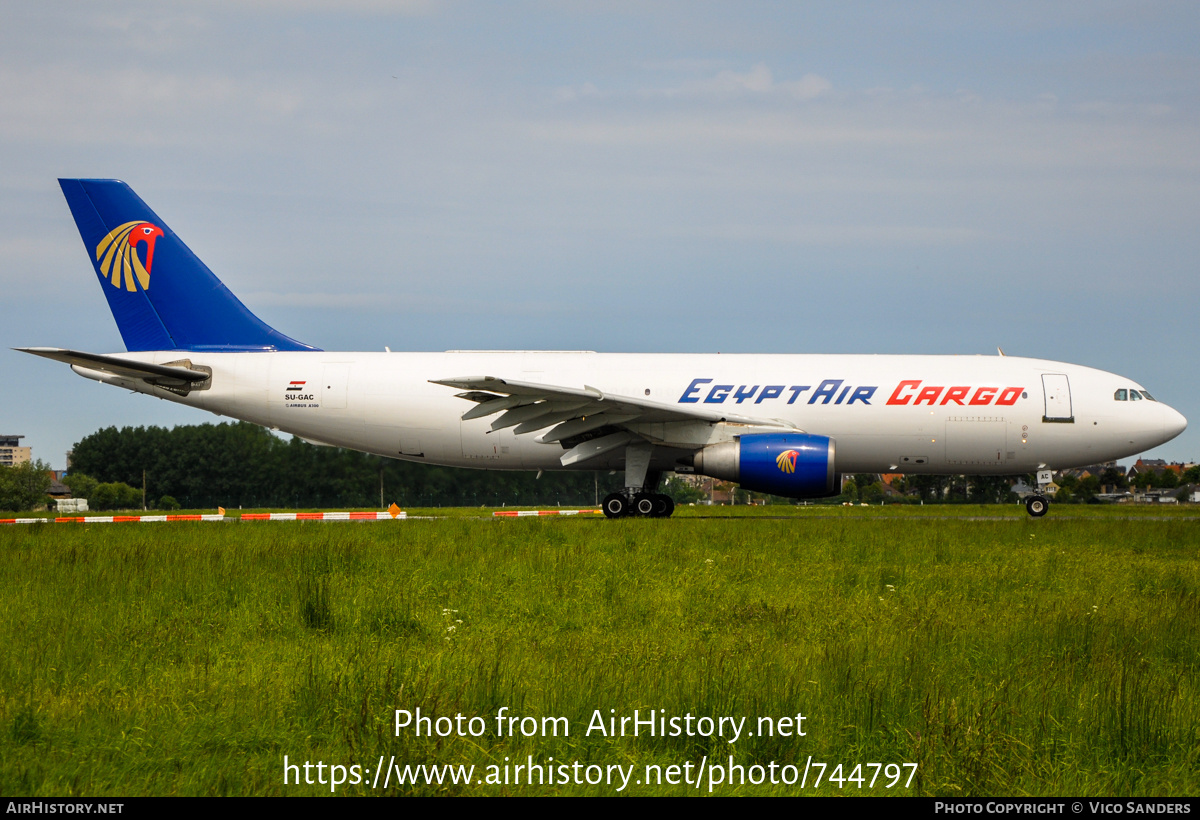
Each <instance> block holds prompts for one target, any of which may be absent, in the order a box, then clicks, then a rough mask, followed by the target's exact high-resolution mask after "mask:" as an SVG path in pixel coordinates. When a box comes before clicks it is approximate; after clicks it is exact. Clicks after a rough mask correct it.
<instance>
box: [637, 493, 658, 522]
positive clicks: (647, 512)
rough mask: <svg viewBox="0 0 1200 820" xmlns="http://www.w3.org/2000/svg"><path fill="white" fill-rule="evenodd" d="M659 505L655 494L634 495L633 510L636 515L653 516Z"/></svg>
mask: <svg viewBox="0 0 1200 820" xmlns="http://www.w3.org/2000/svg"><path fill="white" fill-rule="evenodd" d="M657 507H658V505H657V504H656V503H655V496H653V495H651V494H650V493H638V494H637V495H635V496H634V497H633V512H634V514H635V515H643V516H651V515H653V514H654V510H655V509H656V508H657Z"/></svg>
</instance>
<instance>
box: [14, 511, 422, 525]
mask: <svg viewBox="0 0 1200 820" xmlns="http://www.w3.org/2000/svg"><path fill="white" fill-rule="evenodd" d="M407 517H408V513H406V512H404V511H403V510H394V511H393V510H388V511H386V512H315V513H305V512H301V513H243V514H242V515H241V516H226V515H225V514H224V513H212V514H205V515H86V516H71V517H69V518H67V517H62V518H0V524H151V523H156V522H159V521H238V520H241V521H393V520H402V519H405V518H407Z"/></svg>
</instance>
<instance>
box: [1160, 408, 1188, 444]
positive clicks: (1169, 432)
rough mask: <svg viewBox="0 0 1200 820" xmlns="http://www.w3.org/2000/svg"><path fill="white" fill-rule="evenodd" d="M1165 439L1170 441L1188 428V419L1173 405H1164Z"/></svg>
mask: <svg viewBox="0 0 1200 820" xmlns="http://www.w3.org/2000/svg"><path fill="white" fill-rule="evenodd" d="M1162 409H1163V441H1170V440H1171V439H1173V438H1175V436H1177V435H1179V434H1180V433H1182V432H1183V431H1184V430H1186V429H1187V419H1185V418H1184V417H1183V413H1180V412H1179V411H1178V410H1176V409H1175V408H1173V407H1168V406H1167V405H1165V404H1164V405H1163V408H1162Z"/></svg>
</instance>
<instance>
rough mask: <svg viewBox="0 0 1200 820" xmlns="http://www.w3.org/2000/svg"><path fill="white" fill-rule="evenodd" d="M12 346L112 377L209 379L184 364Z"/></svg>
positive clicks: (175, 381) (171, 382)
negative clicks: (151, 362)
mask: <svg viewBox="0 0 1200 820" xmlns="http://www.w3.org/2000/svg"><path fill="white" fill-rule="evenodd" d="M13 349H14V350H19V351H21V352H22V353H32V354H33V355H34V356H42V357H44V358H47V359H54V360H55V361H58V362H65V363H67V364H69V365H76V366H79V367H84V368H87V369H88V370H99V371H100V372H101V373H111V374H113V375H114V376H121V377H123V378H127V379H142V380H145V381H150V382H151V383H152V384H162V385H163V386H183V385H190V384H194V383H197V382H203V381H207V380H208V379H210V378H212V374H211V373H206V372H204V371H201V370H190V369H188V368H186V367H176V366H172V365H166V364H150V363H149V362H138V361H133V360H132V359H123V358H121V357H120V356H106V355H102V354H99V353H84V352H83V351H81V350H63V349H62V348H58V347H17V348H13Z"/></svg>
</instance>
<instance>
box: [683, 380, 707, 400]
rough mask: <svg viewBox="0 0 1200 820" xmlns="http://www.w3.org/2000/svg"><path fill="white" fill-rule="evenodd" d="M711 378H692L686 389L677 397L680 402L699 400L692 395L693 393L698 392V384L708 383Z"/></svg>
mask: <svg viewBox="0 0 1200 820" xmlns="http://www.w3.org/2000/svg"><path fill="white" fill-rule="evenodd" d="M711 381H712V379H692V383H691V384H689V385H688V386H687V390H684V391H683V395H682V396H680V397H679V403H680V404H695V403H696V402H698V401H700V399H699V398H697V397H695V396H693V395H692V394H693V393H699V392H700V385H702V384H708V383H709V382H711Z"/></svg>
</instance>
